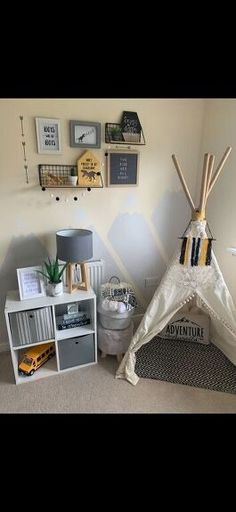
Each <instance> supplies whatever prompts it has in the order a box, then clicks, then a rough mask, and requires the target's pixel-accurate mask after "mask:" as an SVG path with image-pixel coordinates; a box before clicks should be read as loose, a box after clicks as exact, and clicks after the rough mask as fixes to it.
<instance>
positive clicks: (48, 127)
mask: <svg viewBox="0 0 236 512" xmlns="http://www.w3.org/2000/svg"><path fill="white" fill-rule="evenodd" d="M35 124H36V135H37V148H38V153H40V154H44V155H48V154H51V155H53V154H60V153H61V127H60V120H59V119H51V118H46V117H36V118H35Z"/></svg>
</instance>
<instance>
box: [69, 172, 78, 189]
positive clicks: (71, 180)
mask: <svg viewBox="0 0 236 512" xmlns="http://www.w3.org/2000/svg"><path fill="white" fill-rule="evenodd" d="M77 179H78V174H77V169H75V167H71V169H70V174H69V176H68V181H69V183H70V184H71V185H73V186H74V187H75V186H76V185H77Z"/></svg>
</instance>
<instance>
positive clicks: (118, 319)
mask: <svg viewBox="0 0 236 512" xmlns="http://www.w3.org/2000/svg"><path fill="white" fill-rule="evenodd" d="M97 310H98V318H99V321H100V324H101V325H102V327H104V328H105V329H117V330H121V329H126V328H127V327H128V326H129V325H130V321H131V317H132V315H133V312H134V309H131V310H130V311H125V312H124V313H118V312H117V311H104V309H103V308H102V306H101V304H98V308H97Z"/></svg>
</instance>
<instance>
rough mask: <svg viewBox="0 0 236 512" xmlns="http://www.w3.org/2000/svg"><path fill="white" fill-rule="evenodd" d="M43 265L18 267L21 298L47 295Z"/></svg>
mask: <svg viewBox="0 0 236 512" xmlns="http://www.w3.org/2000/svg"><path fill="white" fill-rule="evenodd" d="M38 271H42V267H41V266H36V267H25V268H17V279H18V287H19V295H20V300H25V299H32V298H36V297H44V296H45V295H46V291H45V283H44V279H43V276H42V275H41V274H39V272H38Z"/></svg>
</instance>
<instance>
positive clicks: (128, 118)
mask: <svg viewBox="0 0 236 512" xmlns="http://www.w3.org/2000/svg"><path fill="white" fill-rule="evenodd" d="M121 128H122V132H124V133H126V132H127V133H139V134H141V131H142V126H141V123H140V121H139V118H138V114H137V112H131V111H127V110H124V111H123V114H122V119H121Z"/></svg>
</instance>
